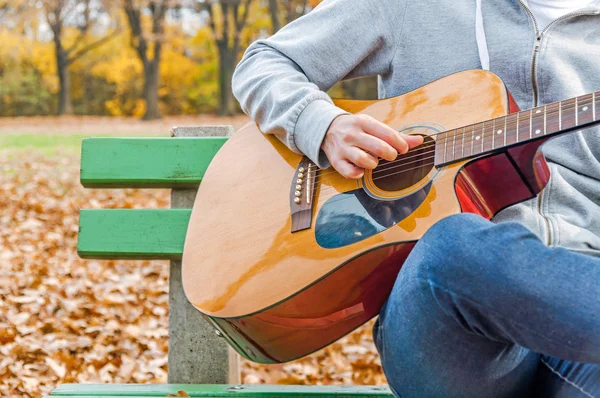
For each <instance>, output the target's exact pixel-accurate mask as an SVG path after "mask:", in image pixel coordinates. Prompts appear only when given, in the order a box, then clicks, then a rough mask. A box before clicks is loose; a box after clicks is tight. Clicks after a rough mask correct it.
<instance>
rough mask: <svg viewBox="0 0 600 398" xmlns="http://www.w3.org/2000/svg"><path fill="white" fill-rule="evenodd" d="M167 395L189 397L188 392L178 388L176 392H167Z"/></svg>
mask: <svg viewBox="0 0 600 398" xmlns="http://www.w3.org/2000/svg"><path fill="white" fill-rule="evenodd" d="M167 397H189V395H188V393H187V392H185V391H183V390H179V391H177V394H169V395H167Z"/></svg>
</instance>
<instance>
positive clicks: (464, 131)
mask: <svg viewBox="0 0 600 398" xmlns="http://www.w3.org/2000/svg"><path fill="white" fill-rule="evenodd" d="M599 122H600V91H598V92H595V93H592V94H586V95H582V96H580V97H576V98H571V99H568V100H564V101H560V102H554V103H552V104H548V105H544V106H540V107H538V108H534V109H530V110H527V111H523V112H518V113H512V114H510V115H506V116H502V117H499V118H496V119H491V120H487V121H485V122H482V123H477V124H472V125H469V126H465V127H461V128H458V129H456V130H449V131H446V132H443V133H440V134H438V135H437V139H436V143H435V165H436V166H443V165H445V164H448V163H453V162H456V161H460V160H464V159H468V158H471V157H473V156H477V155H481V154H484V153H488V152H494V151H498V150H500V149H503V148H506V147H510V146H514V145H518V144H522V143H525V142H527V141H532V140H536V139H540V138H542V137H548V136H553V135H558V134H562V133H567V132H569V131H573V130H577V129H579V128H582V127H586V126H589V125H592V124H595V123H599Z"/></svg>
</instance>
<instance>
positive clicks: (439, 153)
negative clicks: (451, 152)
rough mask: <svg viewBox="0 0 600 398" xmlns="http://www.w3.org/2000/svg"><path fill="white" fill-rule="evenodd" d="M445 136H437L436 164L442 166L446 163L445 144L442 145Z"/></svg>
mask: <svg viewBox="0 0 600 398" xmlns="http://www.w3.org/2000/svg"><path fill="white" fill-rule="evenodd" d="M441 137H443V134H438V135H437V136H435V163H436V164H441V163H444V162H445V161H446V159H444V155H445V153H444V150H443V149H444V144H443V143H442V138H441Z"/></svg>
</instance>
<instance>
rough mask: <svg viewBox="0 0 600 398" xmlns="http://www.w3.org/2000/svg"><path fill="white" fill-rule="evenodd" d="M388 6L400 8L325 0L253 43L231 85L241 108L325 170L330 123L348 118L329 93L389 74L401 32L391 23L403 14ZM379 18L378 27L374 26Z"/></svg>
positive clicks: (372, 0)
mask: <svg viewBox="0 0 600 398" xmlns="http://www.w3.org/2000/svg"><path fill="white" fill-rule="evenodd" d="M388 3H389V4H388ZM391 3H393V4H394V5H398V4H399V3H400V2H399V1H397V0H328V1H327V0H326V1H325V2H324V3H323V4H321V5H320V6H319V7H317V9H315V10H314V11H313V12H311V13H310V14H309V15H307V16H305V17H303V18H300V19H299V20H297V21H295V22H294V23H292V24H290V25H288V26H286V27H285V28H284V29H282V30H281V31H280V32H278V33H277V34H276V35H274V36H273V37H271V38H269V39H266V40H260V41H257V42H256V43H254V44H252V45H251V46H250V47H249V48H248V50H247V51H246V53H245V55H244V57H243V59H242V61H241V62H240V64H239V65H238V67H237V69H236V71H235V74H234V79H233V90H234V94H235V96H236V98H237V99H238V100H239V102H240V104H241V105H242V109H243V110H244V111H245V112H246V113H247V114H248V115H250V117H252V119H253V120H255V121H256V122H257V123H258V124H259V126H260V128H261V130H262V131H263V132H265V133H271V134H275V135H277V137H279V138H280V139H281V140H282V141H283V142H284V143H285V144H286V145H287V146H288V147H290V148H291V149H292V150H294V151H296V152H299V153H303V154H306V155H307V156H308V157H310V158H311V160H313V161H314V162H316V163H318V164H319V165H320V166H321V167H324V166H325V167H326V166H327V165H328V164H327V161H326V158H325V156H324V155H323V153H322V152H321V151H320V147H321V143H322V141H323V138H324V137H325V134H326V132H327V129H328V127H329V125H330V124H331V122H332V121H333V120H334V119H335V118H336V117H337V116H339V115H341V114H344V113H346V112H344V111H343V110H341V109H339V108H337V107H335V106H334V105H333V102H332V100H331V98H329V96H328V95H327V93H326V91H327V90H328V89H329V88H331V87H332V86H333V85H334V84H335V83H336V82H338V81H340V80H342V79H344V78H346V77H356V76H361V75H373V74H383V73H386V72H387V71H388V69H389V66H390V63H391V59H392V57H393V54H394V53H395V46H396V38H395V36H394V34H395V33H394V32H395V31H396V30H397V29H395V28H392V27H391V26H390V22H389V20H390V19H394V13H395V12H396V11H394V10H395V9H396V8H399V7H391V6H390V4H391ZM386 12H387V14H386ZM374 19H379V20H381V23H378V24H376V26H374V24H373V20H374ZM398 20H399V18H398ZM349 27H351V28H349Z"/></svg>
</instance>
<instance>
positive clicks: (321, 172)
mask: <svg viewBox="0 0 600 398" xmlns="http://www.w3.org/2000/svg"><path fill="white" fill-rule="evenodd" d="M579 105H581V104H579ZM578 107H579V106H578ZM571 109H575V107H569V108H562V109H560V110H557V111H550V112H547V113H546V119H547V116H553V115H554V114H556V113H559V112H563V111H569V110H571ZM525 112H529V111H525ZM511 115H515V114H511ZM511 115H507V116H506V117H508V116H511ZM503 118H504V117H500V118H497V119H503ZM565 119H566V118H565ZM494 120H496V119H492V120H490V121H485V122H482V123H476V124H474V125H470V126H465V127H462V128H458V129H455V130H448V131H444V132H440V133H436V134H432V135H429V137H431V136H434V135H441V134H447V133H449V132H452V131H458V130H463V131H464V132H463V133H460V134H455V135H453V136H449V137H448V138H446V139H438V140H436V141H434V142H431V143H428V144H426V145H420V146H418V147H415V148H413V149H411V150H410V151H408V152H407V153H405V154H404V155H400V156H398V157H397V158H396V160H393V161H390V162H388V163H385V164H383V165H382V166H381V167H382V168H378V169H375V171H376V172H379V173H381V172H383V171H385V170H386V169H391V168H396V167H398V166H394V167H385V166H388V165H390V164H395V163H403V164H408V163H404V161H405V160H407V159H411V158H415V157H419V156H423V155H425V154H427V153H431V152H435V149H434V150H432V151H428V152H421V153H419V154H414V155H413V156H409V157H407V156H406V155H407V154H410V153H411V152H413V153H414V152H417V151H423V149H426V148H430V147H433V146H435V145H437V144H438V143H439V144H442V143H444V142H445V141H447V140H449V139H450V138H454V139H456V138H457V137H459V140H460V139H462V138H464V136H465V135H467V134H468V133H469V132H467V131H466V129H467V128H468V127H471V126H472V127H475V126H477V125H481V126H482V128H484V126H483V124H484V123H490V122H492V121H494ZM524 121H525V119H523V120H521V121H519V123H518V124H519V125H521V124H524V123H523V122H524ZM566 121H569V119H566ZM531 123H533V121H532V120H531V121H530V122H529V124H531ZM504 124H505V125H506V129H504V131H505V132H506V131H509V127H510V129H512V128H513V127H516V126H517V123H516V120H515V123H513V121H511V122H510V123H508V119H507V120H506V122H505V123H504ZM531 133H532V132H531ZM531 133H530V138H529V139H531V138H532V137H531ZM521 134H522V133H521V132H519V134H517V132H516V130H515V134H506V133H505V134H504V135H506V138H507V139H508V138H514V137H517V136H520V135H521ZM470 135H473V133H472V131H471V134H470ZM486 138H487V137H485V136H484V138H483V140H482V141H481V146H482V147H484V146H485V144H486V143H487V144H489V143H492V144H493V143H495V141H496V140H495V139H486ZM529 139H527V141H528V140H529ZM476 141H479V140H477V139H474V138H473V139H470V140H468V141H465V142H463V143H461V144H460V146H459V147H458V149H461V147H462V148H464V147H465V144H467V145H469V144H472V143H475V142H476ZM527 141H522V143H524V142H527ZM479 145H480V144H479V143H478V146H479ZM503 146H504V145H503ZM500 148H501V147H500ZM500 148H490V149H489V150H494V149H500ZM453 152H456V145H454V151H453ZM483 152H487V150H483V151H482V152H478V153H473V154H471V155H467V156H466V157H470V156H476V155H479V154H480V153H483ZM454 160H458V159H454ZM400 166H401V165H400ZM326 170H328V169H317V171H316V174H317V176H325V175H328V174H330V173H337V172H336V171H329V172H325V171H326Z"/></svg>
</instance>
